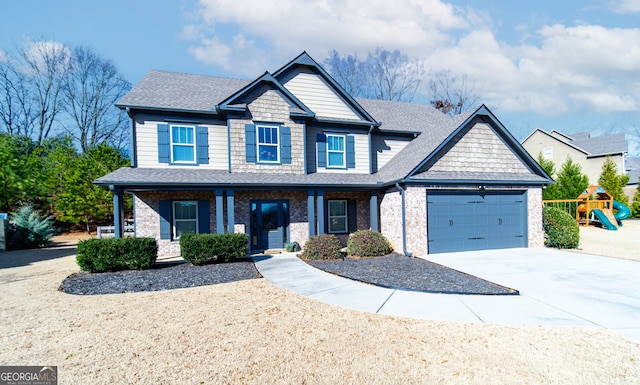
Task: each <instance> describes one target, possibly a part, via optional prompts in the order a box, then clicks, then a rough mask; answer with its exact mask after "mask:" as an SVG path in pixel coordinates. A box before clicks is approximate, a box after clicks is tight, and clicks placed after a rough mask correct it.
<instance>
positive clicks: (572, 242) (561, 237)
mask: <svg viewBox="0 0 640 385" xmlns="http://www.w3.org/2000/svg"><path fill="white" fill-rule="evenodd" d="M542 227H543V228H544V233H545V237H544V244H545V246H548V247H557V248H560V249H575V248H576V247H578V244H580V227H579V226H578V222H576V220H575V218H573V217H571V215H569V213H567V212H565V211H563V210H560V209H557V208H554V207H545V208H544V210H542Z"/></svg>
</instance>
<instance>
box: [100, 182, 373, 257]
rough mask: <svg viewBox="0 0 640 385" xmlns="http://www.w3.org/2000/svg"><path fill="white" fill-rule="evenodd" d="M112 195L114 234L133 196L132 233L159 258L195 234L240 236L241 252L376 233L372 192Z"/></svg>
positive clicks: (138, 191)
mask: <svg viewBox="0 0 640 385" xmlns="http://www.w3.org/2000/svg"><path fill="white" fill-rule="evenodd" d="M112 191H113V193H114V198H113V199H114V219H115V223H114V235H115V237H122V236H123V232H124V229H125V226H124V219H123V217H124V215H123V209H122V203H123V195H124V193H125V192H130V193H133V194H134V217H135V229H134V233H135V236H137V237H153V238H155V239H156V240H157V241H158V246H159V255H179V253H180V249H179V242H178V241H179V237H180V234H181V233H183V232H185V231H195V232H197V233H218V234H221V233H246V234H248V235H249V241H248V245H247V250H248V251H250V252H260V251H264V250H267V249H280V248H284V246H285V244H287V243H290V242H297V243H298V244H299V245H300V246H303V245H304V243H305V242H306V241H307V240H308V239H309V238H310V237H312V236H314V235H320V234H325V233H331V234H335V235H336V236H337V237H338V238H340V240H341V242H342V243H343V244H345V245H346V241H347V238H348V236H349V234H350V233H352V232H354V231H356V230H362V229H374V230H379V202H378V191H377V190H357V191H354V190H353V189H351V190H347V189H339V188H335V189H302V188H296V189H287V190H285V189H283V190H273V189H269V190H266V189H256V188H211V189H206V188H198V189H180V188H179V187H176V188H170V189H167V188H166V187H165V188H162V187H161V186H157V187H155V188H149V187H145V188H127V189H125V188H119V187H117V186H112Z"/></svg>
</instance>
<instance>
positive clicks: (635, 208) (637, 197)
mask: <svg viewBox="0 0 640 385" xmlns="http://www.w3.org/2000/svg"><path fill="white" fill-rule="evenodd" d="M631 216H632V217H634V218H640V178H638V187H637V188H636V193H635V194H633V203H632V204H631Z"/></svg>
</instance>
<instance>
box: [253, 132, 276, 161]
mask: <svg viewBox="0 0 640 385" xmlns="http://www.w3.org/2000/svg"><path fill="white" fill-rule="evenodd" d="M260 128H275V129H276V138H278V144H273V143H260ZM260 146H269V147H275V148H276V160H261V159H260ZM256 161H257V163H269V164H279V163H280V126H278V125H275V124H256Z"/></svg>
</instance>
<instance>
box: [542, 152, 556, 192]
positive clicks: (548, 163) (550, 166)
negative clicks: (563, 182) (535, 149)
mask: <svg viewBox="0 0 640 385" xmlns="http://www.w3.org/2000/svg"><path fill="white" fill-rule="evenodd" d="M538 164H539V165H540V167H542V168H543V169H544V171H545V172H546V173H547V174H549V176H550V177H551V178H555V177H554V175H555V173H556V165H555V164H554V163H553V161H552V160H551V159H546V158H545V157H544V156H542V152H541V153H540V154H538ZM559 196H560V194H559V190H558V185H557V184H550V185H548V186H546V187H545V188H544V190H542V199H543V200H553V199H561V198H559Z"/></svg>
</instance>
